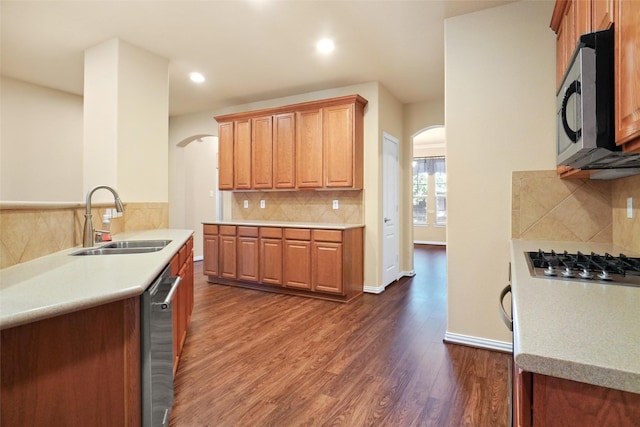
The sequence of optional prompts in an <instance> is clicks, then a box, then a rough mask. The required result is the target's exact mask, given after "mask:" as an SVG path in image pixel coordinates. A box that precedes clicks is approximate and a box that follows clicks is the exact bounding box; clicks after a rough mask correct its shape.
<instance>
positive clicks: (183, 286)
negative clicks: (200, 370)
mask: <svg viewBox="0 0 640 427" xmlns="http://www.w3.org/2000/svg"><path fill="white" fill-rule="evenodd" d="M171 275H172V276H180V286H178V290H177V291H176V294H175V295H174V297H173V304H172V312H173V373H174V374H175V372H176V370H177V369H178V362H179V361H180V355H181V354H182V348H183V347H184V343H185V341H186V339H187V331H188V329H189V322H191V313H192V312H193V305H194V298H193V285H194V283H193V237H191V238H190V239H189V241H187V243H185V244H184V246H183V247H182V248H181V249H180V251H179V252H178V253H177V254H176V255H175V256H174V257H173V258H172V259H171Z"/></svg>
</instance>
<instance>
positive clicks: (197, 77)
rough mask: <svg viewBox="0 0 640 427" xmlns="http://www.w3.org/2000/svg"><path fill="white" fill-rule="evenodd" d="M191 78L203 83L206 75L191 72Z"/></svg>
mask: <svg viewBox="0 0 640 427" xmlns="http://www.w3.org/2000/svg"><path fill="white" fill-rule="evenodd" d="M189 78H190V79H191V81H192V82H195V83H202V82H203V81H204V76H203V75H202V74H200V73H196V72H193V73H189Z"/></svg>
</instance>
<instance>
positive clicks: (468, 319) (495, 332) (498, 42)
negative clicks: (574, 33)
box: [445, 1, 555, 342]
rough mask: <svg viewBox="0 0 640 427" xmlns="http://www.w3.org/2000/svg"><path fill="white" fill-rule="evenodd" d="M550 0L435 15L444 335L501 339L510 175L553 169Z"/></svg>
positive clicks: (506, 336)
mask: <svg viewBox="0 0 640 427" xmlns="http://www.w3.org/2000/svg"><path fill="white" fill-rule="evenodd" d="M553 6H554V3H553V2H552V1H542V2H541V1H521V2H516V3H510V4H508V5H506V6H502V7H496V8H492V9H488V10H484V11H481V12H477V13H473V14H468V15H463V16H458V17H455V18H451V19H447V20H446V21H445V80H446V82H445V100H446V101H445V103H446V105H445V117H446V119H445V126H446V132H447V180H448V192H449V194H448V226H447V230H448V236H447V244H448V248H447V258H448V269H447V274H448V319H447V336H448V337H449V338H452V337H453V338H455V337H458V338H459V336H471V337H477V338H480V339H484V340H497V341H505V342H508V341H510V340H511V337H510V333H509V331H508V330H507V329H506V327H505V326H504V325H503V324H502V321H501V319H500V316H499V314H498V308H497V300H498V295H499V292H500V290H501V289H502V288H503V287H504V286H505V285H506V283H507V266H508V263H509V240H510V236H511V233H510V223H511V172H512V171H513V170H539V169H543V170H548V169H554V168H555V156H554V153H555V152H554V141H555V117H554V108H555V36H554V34H553V32H552V31H551V30H550V29H549V22H550V19H551V13H552V10H553Z"/></svg>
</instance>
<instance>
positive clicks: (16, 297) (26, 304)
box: [0, 229, 193, 329]
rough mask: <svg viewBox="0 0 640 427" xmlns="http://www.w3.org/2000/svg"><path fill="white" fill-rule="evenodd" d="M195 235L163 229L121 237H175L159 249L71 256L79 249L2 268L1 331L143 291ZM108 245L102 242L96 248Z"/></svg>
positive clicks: (133, 238) (0, 290) (168, 238)
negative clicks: (125, 253)
mask: <svg viewBox="0 0 640 427" xmlns="http://www.w3.org/2000/svg"><path fill="white" fill-rule="evenodd" d="M192 234H193V231H192V230H178V229H162V230H145V231H135V232H127V233H121V234H118V235H116V236H114V241H118V240H171V243H169V244H168V245H167V246H166V247H164V248H163V249H162V250H160V251H157V252H150V253H139V254H129V255H93V256H91V255H86V256H71V255H70V254H72V253H74V252H77V251H78V250H80V249H82V248H81V247H75V248H72V249H67V250H64V251H60V252H57V253H54V254H51V255H47V256H44V257H41V258H37V259H34V260H32V261H28V262H25V263H22V264H17V265H14V266H12V267H9V268H5V269H3V270H0V329H5V328H9V327H13V326H18V325H22V324H25V323H31V322H34V321H37V320H42V319H46V318H49V317H54V316H57V315H60V314H65V313H70V312H74V311H78V310H82V309H85V308H90V307H95V306H98V305H102V304H106V303H109V302H112V301H117V300H121V299H125V298H130V297H133V296H136V295H140V294H142V293H143V292H144V290H145V289H146V288H147V286H149V284H151V283H152V282H153V280H154V279H155V278H156V277H157V276H158V275H159V274H160V273H161V272H162V270H163V269H164V268H165V267H166V266H167V264H169V262H170V261H171V258H172V257H173V256H174V255H175V254H176V253H177V252H178V250H180V248H181V247H182V246H183V245H184V244H185V243H186V242H187V240H188V239H189V237H191V235H192ZM107 243H108V242H105V243H99V244H97V245H96V247H99V246H102V245H104V244H107Z"/></svg>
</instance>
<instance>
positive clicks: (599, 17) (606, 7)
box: [591, 0, 613, 31]
mask: <svg viewBox="0 0 640 427" xmlns="http://www.w3.org/2000/svg"><path fill="white" fill-rule="evenodd" d="M612 24H613V0H593V1H592V2H591V28H592V30H593V31H601V30H606V29H607V28H609V27H611V25H612Z"/></svg>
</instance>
